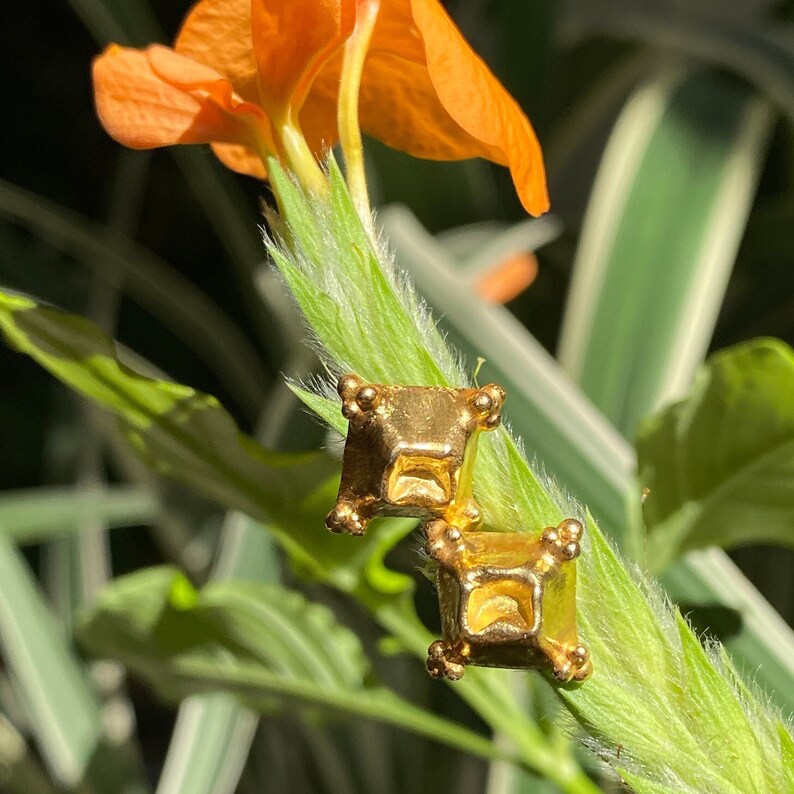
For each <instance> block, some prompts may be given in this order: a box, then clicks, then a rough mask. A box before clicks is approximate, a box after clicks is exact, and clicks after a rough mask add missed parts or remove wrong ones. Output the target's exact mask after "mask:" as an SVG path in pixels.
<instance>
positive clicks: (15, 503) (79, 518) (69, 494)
mask: <svg viewBox="0 0 794 794" xmlns="http://www.w3.org/2000/svg"><path fill="white" fill-rule="evenodd" d="M159 509H160V507H159V505H158V503H157V500H156V498H155V497H154V496H153V495H152V493H151V492H149V491H148V490H147V489H145V488H140V487H138V486H129V485H112V486H107V487H104V488H91V489H89V488H81V489H74V488H34V489H28V490H24V491H5V492H4V493H3V495H2V496H0V533H1V534H2V535H3V536H4V537H6V538H8V539H9V540H11V541H12V542H14V543H16V544H22V545H25V544H30V543H41V542H42V541H44V540H46V539H48V538H53V537H58V536H60V535H63V534H66V533H74V532H78V531H79V529H80V525H81V523H82V522H84V521H99V522H101V523H102V524H104V525H106V526H108V527H111V528H115V527H131V526H136V525H139V524H147V523H149V522H150V521H151V520H152V519H153V518H154V517H155V516H156V515H157V514H158V511H159Z"/></svg>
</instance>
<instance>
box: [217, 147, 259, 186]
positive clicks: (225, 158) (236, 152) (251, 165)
mask: <svg viewBox="0 0 794 794" xmlns="http://www.w3.org/2000/svg"><path fill="white" fill-rule="evenodd" d="M211 147H212V152H213V154H214V155H215V156H216V157H217V158H218V159H219V160H220V161H221V162H222V163H223V164H224V165H225V166H226V167H227V168H230V169H231V170H232V171H236V172H237V173H238V174H245V175H246V176H253V177H256V178H257V179H263V180H264V179H267V170H266V169H265V164H264V163H263V162H262V160H261V158H260V157H259V155H257V154H256V153H255V152H253V151H252V150H251V149H249V148H248V147H247V146H240V145H239V144H237V143H213V144H211Z"/></svg>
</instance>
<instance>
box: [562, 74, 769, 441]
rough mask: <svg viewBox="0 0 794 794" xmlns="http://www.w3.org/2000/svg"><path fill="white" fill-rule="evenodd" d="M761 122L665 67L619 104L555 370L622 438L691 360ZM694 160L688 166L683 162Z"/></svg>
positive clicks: (681, 386) (698, 80)
mask: <svg viewBox="0 0 794 794" xmlns="http://www.w3.org/2000/svg"><path fill="white" fill-rule="evenodd" d="M771 123H772V114H771V113H770V111H769V108H768V106H767V104H766V103H765V102H763V101H762V100H760V99H758V98H757V97H756V96H754V95H753V94H752V93H751V92H750V91H748V90H747V89H746V88H744V87H743V86H737V85H735V84H734V83H732V82H730V81H728V80H727V78H724V77H721V76H717V75H714V74H711V73H699V74H698V73H696V74H694V75H692V74H688V73H686V72H683V71H681V70H672V71H670V72H667V73H662V74H660V75H658V76H655V77H653V78H652V79H650V80H648V81H647V82H646V83H645V84H643V85H642V86H641V87H640V88H639V89H638V90H637V91H636V92H635V93H634V95H633V96H632V97H631V98H630V99H629V101H628V102H627V104H626V105H625V107H624V109H623V111H622V113H621V116H620V118H619V119H618V122H617V124H616V125H615V128H614V130H613V132H612V135H611V137H610V141H609V145H608V146H607V150H606V152H605V154H604V157H603V159H602V162H601V166H600V169H599V174H598V176H597V178H596V182H595V185H594V187H593V191H592V194H591V197H590V201H589V203H588V209H587V216H586V218H585V224H584V228H583V231H582V237H581V240H580V244H579V247H578V251H577V259H576V262H575V265H574V275H573V280H572V283H571V291H570V296H569V300H568V303H567V306H566V315H565V318H564V322H563V330H562V334H561V337H560V349H559V360H560V363H561V364H562V366H563V368H564V369H566V371H567V372H568V373H569V374H570V375H571V377H572V378H573V379H574V380H575V381H577V382H578V383H580V384H581V385H582V388H583V390H584V392H585V394H587V395H588V396H589V397H590V399H591V400H592V401H593V402H594V404H595V405H596V406H597V407H598V408H599V409H600V410H601V411H602V412H603V413H604V414H605V415H606V417H607V418H608V419H610V420H611V421H612V422H613V423H614V424H615V426H616V427H617V428H618V429H619V430H620V431H621V432H622V433H623V434H624V435H625V436H626V437H627V438H633V436H634V433H635V431H636V429H637V426H638V424H639V422H640V420H641V419H642V418H643V417H644V416H646V415H647V414H648V413H650V411H651V410H653V409H654V408H656V407H657V405H659V404H660V403H662V402H665V401H667V400H668V399H671V398H672V397H678V396H680V395H681V393H682V391H684V390H685V389H686V388H687V387H688V385H689V383H690V382H691V379H692V376H693V373H694V370H695V368H696V367H697V366H698V365H699V364H700V362H701V361H702V360H703V357H704V355H705V353H706V350H707V348H708V343H709V341H710V339H711V334H712V331H713V328H714V323H715V322H716V317H717V313H718V311H719V308H720V305H721V304H722V298H723V295H724V292H725V287H726V285H727V281H728V277H729V275H730V273H731V270H732V267H733V262H734V259H735V257H736V252H737V249H738V246H739V242H740V239H741V235H742V232H743V230H744V227H745V225H746V222H747V216H748V214H749V211H750V206H751V204H752V200H753V196H754V195H755V186H756V183H757V180H758V177H759V173H760V169H761V165H762V163H763V159H764V155H765V152H766V145H767V142H768V139H769V134H770V130H771ZM694 163H697V168H696V169H694V168H693V164H694Z"/></svg>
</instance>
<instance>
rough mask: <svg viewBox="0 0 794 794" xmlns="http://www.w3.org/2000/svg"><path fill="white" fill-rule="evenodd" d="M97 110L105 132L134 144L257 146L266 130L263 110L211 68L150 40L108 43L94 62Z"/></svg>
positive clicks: (150, 145) (133, 146)
mask: <svg viewBox="0 0 794 794" xmlns="http://www.w3.org/2000/svg"><path fill="white" fill-rule="evenodd" d="M93 79H94V92H95V100H96V107H97V113H98V115H99V118H100V121H101V122H102V124H103V126H104V127H105V129H106V130H107V131H108V132H109V133H110V135H111V136H112V137H113V138H115V139H116V140H117V141H119V142H120V143H123V144H125V145H126V146H130V147H132V148H134V149H149V148H153V147H156V146H168V145H170V144H174V143H208V142H210V141H223V142H226V143H236V144H248V145H256V141H257V136H265V137H266V136H267V135H269V130H268V121H267V119H266V117H265V116H264V114H263V113H262V111H261V110H260V109H259V108H257V107H255V106H253V105H250V104H248V103H245V102H243V101H242V100H241V98H240V97H238V96H236V95H235V94H234V92H233V90H232V87H231V84H230V83H229V82H228V80H225V79H224V78H223V77H222V76H221V75H220V74H218V73H217V72H216V71H215V70H213V69H210V68H209V67H207V66H204V65H202V64H200V63H196V62H195V61H192V60H190V59H189V58H185V57H184V56H182V55H179V54H178V53H176V52H174V51H173V50H171V49H169V48H167V47H162V46H159V45H154V46H152V47H149V48H148V49H146V50H133V49H128V48H125V47H119V46H117V45H111V46H110V47H109V48H108V49H107V50H106V51H105V52H104V53H103V54H102V55H100V56H99V57H98V58H97V59H96V60H95V61H94V64H93Z"/></svg>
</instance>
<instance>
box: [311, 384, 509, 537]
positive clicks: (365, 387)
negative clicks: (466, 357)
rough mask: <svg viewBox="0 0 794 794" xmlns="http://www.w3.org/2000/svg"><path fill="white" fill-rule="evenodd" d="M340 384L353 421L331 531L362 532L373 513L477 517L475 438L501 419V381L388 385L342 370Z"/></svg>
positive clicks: (464, 521) (465, 520)
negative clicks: (479, 384) (472, 386)
mask: <svg viewBox="0 0 794 794" xmlns="http://www.w3.org/2000/svg"><path fill="white" fill-rule="evenodd" d="M337 390H338V391H339V395H340V396H341V398H342V413H343V414H344V415H345V416H346V417H347V419H348V420H349V426H348V432H347V442H346V444H345V452H344V458H343V461H342V483H341V485H340V487H339V496H338V497H337V502H336V505H335V506H334V508H333V510H331V512H330V513H328V516H327V517H326V520H325V523H326V526H327V527H328V528H329V529H330V530H331V531H332V532H349V533H351V534H353V535H362V534H363V533H364V532H365V531H366V528H367V524H368V523H369V521H370V519H371V518H372V517H373V516H375V515H392V516H414V517H417V518H423V519H427V518H432V517H444V518H445V519H446V520H447V521H448V522H449V523H452V524H457V525H461V526H466V527H473V526H475V525H476V524H477V523H479V520H480V516H479V510H478V508H477V505H476V504H475V502H474V499H473V497H472V493H471V468H472V464H473V458H474V455H475V451H476V449H475V448H476V437H477V433H478V432H479V431H481V430H492V429H493V428H495V427H496V426H497V425H498V424H499V411H500V409H501V407H502V403H503V402H504V398H505V394H504V391H503V390H502V388H501V387H499V386H497V385H496V384H493V383H491V384H488V385H487V386H483V387H482V388H480V389H445V388H440V387H430V386H386V385H379V384H371V383H364V382H363V381H362V380H361V379H360V378H359V377H358V376H356V375H344V376H343V377H341V378H340V379H339V383H338V385H337Z"/></svg>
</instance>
